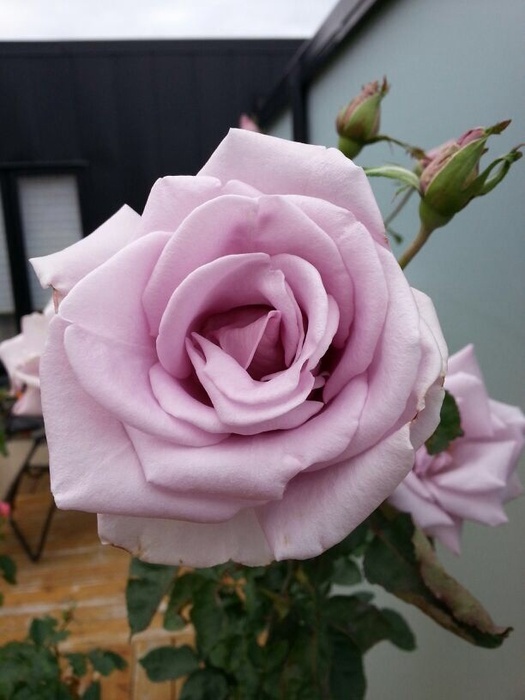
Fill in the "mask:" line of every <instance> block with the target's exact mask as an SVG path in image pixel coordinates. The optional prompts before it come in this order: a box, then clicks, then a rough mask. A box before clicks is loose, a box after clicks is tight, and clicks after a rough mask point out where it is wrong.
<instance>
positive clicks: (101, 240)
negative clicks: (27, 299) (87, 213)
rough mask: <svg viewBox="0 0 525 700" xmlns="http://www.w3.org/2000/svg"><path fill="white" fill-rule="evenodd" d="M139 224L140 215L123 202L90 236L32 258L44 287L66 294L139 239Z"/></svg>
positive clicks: (31, 261) (61, 294) (31, 260)
mask: <svg viewBox="0 0 525 700" xmlns="http://www.w3.org/2000/svg"><path fill="white" fill-rule="evenodd" d="M139 224H140V216H139V215H138V214H137V213H136V212H134V211H133V209H131V208H130V207H128V206H127V205H124V206H123V207H122V208H121V209H119V210H118V211H117V212H116V214H113V216H112V217H110V218H109V219H108V220H107V221H105V222H104V223H103V224H102V225H101V226H99V228H97V229H96V230H95V231H93V233H91V234H90V235H89V236H86V237H85V238H82V239H81V240H80V241H78V242H77V243H74V244H73V245H71V246H69V247H68V248H64V250H61V251H59V252H58V253H52V254H51V255H45V256H44V257H41V258H31V259H30V261H29V262H30V263H31V264H32V266H33V268H34V270H35V272H36V275H37V277H38V279H39V280H40V284H41V285H42V287H53V288H54V289H55V290H57V291H58V293H59V295H60V297H64V296H65V295H66V294H67V293H68V292H69V291H71V289H72V288H73V286H74V285H75V284H76V283H77V282H78V281H79V280H81V279H82V278H83V277H85V276H86V275H87V274H88V273H89V272H91V271H92V270H94V269H95V268H97V267H98V266H99V265H101V264H102V263H103V262H105V261H106V260H108V259H109V258H110V257H111V256H112V255H114V254H115V253H116V252H117V251H119V250H121V248H123V247H125V246H126V245H127V244H128V243H131V242H132V241H134V240H136V238H137V237H138V236H139V235H140V233H139Z"/></svg>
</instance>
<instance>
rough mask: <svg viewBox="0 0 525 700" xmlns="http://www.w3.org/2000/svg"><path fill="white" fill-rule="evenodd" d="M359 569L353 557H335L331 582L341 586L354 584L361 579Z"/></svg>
mask: <svg viewBox="0 0 525 700" xmlns="http://www.w3.org/2000/svg"><path fill="white" fill-rule="evenodd" d="M361 578H362V577H361V570H360V569H359V567H358V565H357V564H356V563H355V561H354V560H353V559H349V558H344V559H337V561H336V562H335V567H334V573H333V576H332V582H333V583H338V584H339V585H341V586H354V585H355V584H356V583H359V582H360V581H361Z"/></svg>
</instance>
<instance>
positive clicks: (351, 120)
mask: <svg viewBox="0 0 525 700" xmlns="http://www.w3.org/2000/svg"><path fill="white" fill-rule="evenodd" d="M388 88H389V85H388V83H387V81H386V78H383V82H382V83H381V84H380V83H379V81H377V80H375V81H373V82H371V83H367V84H366V85H364V86H363V89H362V90H361V92H360V93H359V95H357V97H354V99H353V100H352V101H351V102H350V103H349V104H348V105H347V106H346V107H344V108H343V109H342V110H341V111H340V112H339V114H338V115H337V119H336V122H335V125H336V129H337V133H338V134H339V143H338V147H339V150H340V151H342V152H343V153H344V154H345V156H348V158H355V156H356V155H357V154H358V153H359V151H360V150H361V149H362V148H363V146H365V145H366V144H367V143H369V141H371V140H372V139H373V138H374V137H375V136H377V134H378V132H379V121H380V116H381V100H382V99H383V97H384V96H385V95H386V93H387V92H388Z"/></svg>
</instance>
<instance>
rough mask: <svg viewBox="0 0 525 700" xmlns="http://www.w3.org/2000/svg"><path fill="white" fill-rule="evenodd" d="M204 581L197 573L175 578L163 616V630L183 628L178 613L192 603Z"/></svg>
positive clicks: (193, 572) (182, 621) (182, 622)
mask: <svg viewBox="0 0 525 700" xmlns="http://www.w3.org/2000/svg"><path fill="white" fill-rule="evenodd" d="M205 581H206V579H204V578H203V577H202V576H201V575H200V572H199V571H192V572H191V573H187V574H183V575H182V576H177V577H176V578H175V580H174V581H173V585H172V587H171V590H170V596H169V599H168V605H167V608H166V612H165V614H164V621H163V625H164V628H165V629H167V630H177V629H181V628H182V627H184V624H185V622H184V620H183V619H182V617H181V615H180V613H181V611H182V609H183V608H185V607H186V606H187V605H188V604H189V603H191V602H192V599H193V595H194V593H195V591H197V590H198V589H199V588H200V587H201V586H202V585H204V582H205Z"/></svg>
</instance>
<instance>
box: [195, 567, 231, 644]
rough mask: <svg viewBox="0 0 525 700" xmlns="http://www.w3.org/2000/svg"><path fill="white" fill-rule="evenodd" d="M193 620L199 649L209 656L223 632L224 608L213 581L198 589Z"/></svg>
mask: <svg viewBox="0 0 525 700" xmlns="http://www.w3.org/2000/svg"><path fill="white" fill-rule="evenodd" d="M191 621H192V623H193V626H194V628H195V633H196V644H197V649H198V650H199V652H200V653H202V654H203V655H204V656H207V655H208V654H209V653H210V652H211V650H212V649H213V647H214V646H215V645H216V644H217V643H218V642H219V641H220V639H221V638H222V634H223V622H224V616H223V610H222V608H221V605H220V601H219V599H218V597H217V595H216V586H215V584H214V583H213V582H211V581H210V582H206V585H203V586H201V587H200V588H199V589H197V590H196V591H195V593H194V596H193V607H192V609H191Z"/></svg>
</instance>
